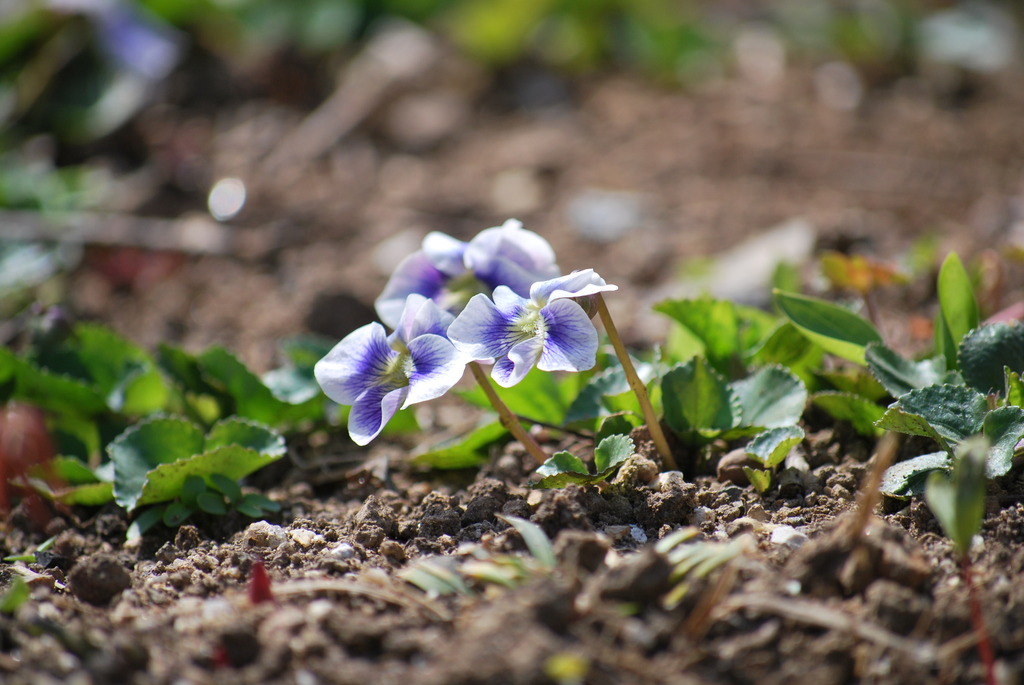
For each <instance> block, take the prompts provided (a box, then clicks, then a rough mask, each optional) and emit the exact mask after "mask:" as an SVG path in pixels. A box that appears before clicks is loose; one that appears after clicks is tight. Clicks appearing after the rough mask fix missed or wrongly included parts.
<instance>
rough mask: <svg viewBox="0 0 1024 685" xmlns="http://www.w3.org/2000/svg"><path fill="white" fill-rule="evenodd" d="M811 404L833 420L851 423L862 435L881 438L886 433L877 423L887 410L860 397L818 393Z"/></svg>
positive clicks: (839, 393) (842, 393) (837, 393)
mask: <svg viewBox="0 0 1024 685" xmlns="http://www.w3.org/2000/svg"><path fill="white" fill-rule="evenodd" d="M811 403H812V404H813V405H814V406H816V407H818V408H819V409H821V410H823V411H824V412H825V413H826V414H828V415H829V416H831V417H832V418H833V419H837V420H839V421H849V422H850V425H851V426H853V429H854V430H855V431H857V432H858V433H859V434H861V435H865V436H867V437H879V436H881V435H882V433H883V432H884V431H883V430H882V429H881V428H878V427H877V422H878V421H879V420H880V419H881V418H882V415H883V414H885V409H884V408H883V407H880V406H878V405H877V404H875V403H874V402H871V401H869V400H866V399H864V398H863V397H861V396H860V395H851V394H850V393H846V392H829V391H825V392H817V393H814V395H813V396H812V397H811Z"/></svg>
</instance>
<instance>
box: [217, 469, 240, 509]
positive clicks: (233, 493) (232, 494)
mask: <svg viewBox="0 0 1024 685" xmlns="http://www.w3.org/2000/svg"><path fill="white" fill-rule="evenodd" d="M210 485H212V486H213V488H214V489H216V490H217V492H219V493H221V494H223V495H224V496H225V497H227V498H228V501H229V502H237V501H238V500H240V499H242V488H241V487H240V486H239V485H238V481H236V480H235V479H234V478H228V477H227V476H225V475H224V474H223V473H211V474H210Z"/></svg>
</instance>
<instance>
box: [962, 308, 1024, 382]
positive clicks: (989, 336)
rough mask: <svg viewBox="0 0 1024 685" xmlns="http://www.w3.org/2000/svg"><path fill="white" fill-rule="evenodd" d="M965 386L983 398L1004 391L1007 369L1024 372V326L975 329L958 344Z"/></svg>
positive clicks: (991, 326) (1000, 324) (1000, 325)
mask: <svg viewBox="0 0 1024 685" xmlns="http://www.w3.org/2000/svg"><path fill="white" fill-rule="evenodd" d="M957 358H958V361H959V368H960V373H962V374H963V378H964V382H965V383H966V384H967V385H968V386H969V387H971V388H974V389H975V390H977V391H978V392H982V393H985V394H988V393H996V392H1005V391H1006V369H1007V368H1009V369H1010V370H1011V371H1014V372H1017V373H1020V372H1021V371H1024V324H1021V323H1012V324H1009V323H995V324H991V325H989V326H982V327H981V328H976V329H974V330H971V331H970V332H968V333H966V334H965V335H964V338H963V340H962V341H961V342H960V349H959V354H958V355H957Z"/></svg>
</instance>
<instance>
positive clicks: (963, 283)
mask: <svg viewBox="0 0 1024 685" xmlns="http://www.w3.org/2000/svg"><path fill="white" fill-rule="evenodd" d="M936 287H937V289H938V295H939V309H940V310H941V311H942V318H943V321H944V322H945V324H946V330H947V331H948V332H949V337H950V338H952V340H953V342H954V343H956V342H959V341H960V340H962V339H963V337H964V336H965V335H967V332H968V331H970V330H972V329H974V328H977V327H978V303H977V301H976V300H975V299H974V287H973V286H972V285H971V277H970V276H969V275H968V274H967V269H965V268H964V265H963V262H961V261H960V257H958V256H957V254H956V253H955V252H950V253H949V255H948V256H947V257H946V260H945V261H944V262H943V263H942V267H941V268H940V269H939V279H938V282H937V284H936Z"/></svg>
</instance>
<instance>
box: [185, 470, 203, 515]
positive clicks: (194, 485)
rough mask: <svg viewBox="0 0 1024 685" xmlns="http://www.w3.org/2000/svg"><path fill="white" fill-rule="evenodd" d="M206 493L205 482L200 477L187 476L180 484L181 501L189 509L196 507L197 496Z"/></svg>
mask: <svg viewBox="0 0 1024 685" xmlns="http://www.w3.org/2000/svg"><path fill="white" fill-rule="evenodd" d="M204 492H206V481H204V480H203V479H202V477H200V476H189V477H188V478H186V479H185V482H184V483H182V484H181V494H180V497H181V501H182V502H184V503H185V504H187V505H188V506H190V507H193V508H195V507H196V501H197V500H198V499H199V495H201V494H203V493H204Z"/></svg>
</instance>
